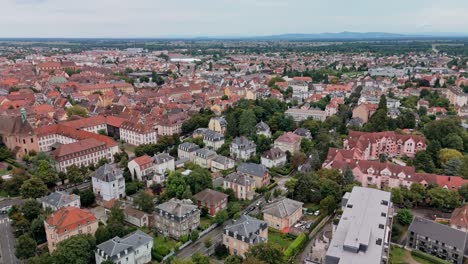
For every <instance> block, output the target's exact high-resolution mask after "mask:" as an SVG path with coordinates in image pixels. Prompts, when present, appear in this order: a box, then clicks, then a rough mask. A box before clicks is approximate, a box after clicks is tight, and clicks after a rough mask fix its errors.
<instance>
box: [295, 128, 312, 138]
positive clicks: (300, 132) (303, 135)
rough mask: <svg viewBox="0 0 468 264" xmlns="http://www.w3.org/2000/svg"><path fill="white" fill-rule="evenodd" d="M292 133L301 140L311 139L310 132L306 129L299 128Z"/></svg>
mask: <svg viewBox="0 0 468 264" xmlns="http://www.w3.org/2000/svg"><path fill="white" fill-rule="evenodd" d="M293 133H294V134H296V135H298V136H300V137H301V138H306V139H312V134H311V133H310V130H309V129H306V128H302V127H300V128H298V129H296V130H294V132H293Z"/></svg>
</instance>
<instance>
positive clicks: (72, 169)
mask: <svg viewBox="0 0 468 264" xmlns="http://www.w3.org/2000/svg"><path fill="white" fill-rule="evenodd" d="M67 179H68V180H69V181H70V182H72V183H79V182H82V181H83V180H84V176H83V174H82V173H81V171H80V168H78V166H76V165H71V166H69V167H67Z"/></svg>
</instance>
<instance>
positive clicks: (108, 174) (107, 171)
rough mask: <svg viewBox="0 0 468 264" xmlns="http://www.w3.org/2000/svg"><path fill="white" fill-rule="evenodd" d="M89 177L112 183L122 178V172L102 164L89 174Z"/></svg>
mask: <svg viewBox="0 0 468 264" xmlns="http://www.w3.org/2000/svg"><path fill="white" fill-rule="evenodd" d="M91 177H93V178H97V179H99V180H101V181H105V182H113V181H117V180H118V179H119V178H122V177H123V171H122V170H121V169H119V168H116V167H114V166H111V165H109V164H104V165H102V166H101V167H99V168H98V169H97V170H95V171H94V172H93V173H91Z"/></svg>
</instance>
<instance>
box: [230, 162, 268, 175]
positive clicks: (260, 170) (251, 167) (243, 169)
mask: <svg viewBox="0 0 468 264" xmlns="http://www.w3.org/2000/svg"><path fill="white" fill-rule="evenodd" d="M237 172H239V173H244V174H247V175H252V176H255V177H263V175H264V174H265V173H266V172H268V170H267V169H266V167H265V166H263V165H260V164H256V163H241V164H240V165H239V166H238V167H237Z"/></svg>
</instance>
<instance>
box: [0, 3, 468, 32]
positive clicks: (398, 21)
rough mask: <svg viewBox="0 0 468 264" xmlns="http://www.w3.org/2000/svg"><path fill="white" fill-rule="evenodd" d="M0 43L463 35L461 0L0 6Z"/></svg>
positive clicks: (465, 12) (467, 10)
mask: <svg viewBox="0 0 468 264" xmlns="http://www.w3.org/2000/svg"><path fill="white" fill-rule="evenodd" d="M0 9H1V11H2V12H1V15H0V38H6V37H176V36H253V35H272V34H282V33H321V32H342V31H355V32H376V31H378V32H393V33H427V32H460V33H468V1H467V0H443V1H442V0H391V1H382V0H0Z"/></svg>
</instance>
